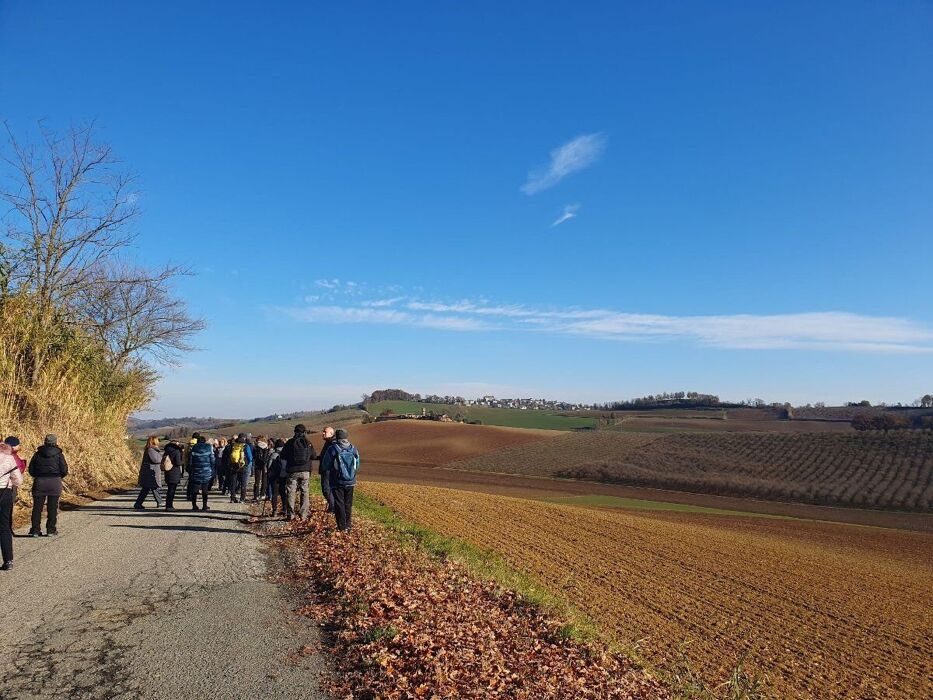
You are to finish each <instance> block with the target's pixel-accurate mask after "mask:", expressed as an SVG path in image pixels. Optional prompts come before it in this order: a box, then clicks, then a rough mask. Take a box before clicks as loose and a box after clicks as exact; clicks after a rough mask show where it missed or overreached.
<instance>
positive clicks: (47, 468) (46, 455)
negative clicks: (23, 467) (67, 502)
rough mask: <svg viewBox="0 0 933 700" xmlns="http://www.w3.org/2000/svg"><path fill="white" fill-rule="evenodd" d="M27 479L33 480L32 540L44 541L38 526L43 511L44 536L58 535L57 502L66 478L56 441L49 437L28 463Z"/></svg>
mask: <svg viewBox="0 0 933 700" xmlns="http://www.w3.org/2000/svg"><path fill="white" fill-rule="evenodd" d="M29 475H30V476H31V477H32V527H31V528H30V530H29V535H30V536H31V537H43V534H42V530H40V529H39V525H40V524H41V522H42V508H43V507H46V508H47V511H48V512H47V516H46V521H45V532H46V535H57V534H58V501H59V500H60V499H61V497H62V479H64V478H65V477H66V476H68V462H66V461H65V454H64V453H63V452H62V450H61V448H60V447H59V446H58V438H57V437H56V436H55V435H52V434H51V433H50V434H49V435H46V436H45V442H44V443H43V444H42V446H41V447H39V449H38V450H36V453H35V454H34V455H33V456H32V459H30V460H29Z"/></svg>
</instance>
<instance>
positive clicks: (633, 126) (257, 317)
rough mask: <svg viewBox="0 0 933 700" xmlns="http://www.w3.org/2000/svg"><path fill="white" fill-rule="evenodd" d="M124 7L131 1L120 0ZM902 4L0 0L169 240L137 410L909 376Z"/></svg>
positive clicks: (17, 65) (143, 253)
mask: <svg viewBox="0 0 933 700" xmlns="http://www.w3.org/2000/svg"><path fill="white" fill-rule="evenodd" d="M147 6H148V7H147ZM931 36H933V6H931V5H930V4H929V3H927V2H920V1H919V0H918V1H916V2H909V1H904V2H896V3H892V2H888V3H879V2H838V3H836V2H821V3H812V2H773V3H748V2H695V3H675V2H670V3H666V2H647V1H646V2H627V3H620V2H605V3H589V2H574V3H548V2H535V3H530V2H529V3H499V2H495V3H494V2H474V3H457V4H454V3H437V2H418V3H416V2H399V3H360V2H339V3H338V2H330V3H328V2H322V3H298V2H294V3H287V2H279V3H265V4H262V5H260V4H259V3H247V2H232V1H229V0H228V1H227V2H215V3H210V2H204V3H181V2H161V3H112V2H82V3H72V2H42V3H37V2H33V3H14V2H0V117H3V118H4V119H6V120H7V121H8V122H9V124H10V125H11V126H12V127H13V128H14V129H15V130H16V131H17V132H18V133H20V134H28V133H34V131H35V124H36V121H37V120H38V119H45V120H46V123H47V124H48V125H50V126H54V127H63V126H67V125H68V124H69V123H77V122H82V121H85V120H88V119H96V120H97V123H98V124H99V127H100V131H99V134H100V137H101V138H102V139H104V140H106V141H108V142H110V143H111V144H112V145H113V147H114V149H115V151H116V152H117V153H118V154H119V155H120V157H121V158H122V159H123V160H124V161H125V162H126V163H127V164H128V166H130V167H132V169H134V170H135V171H137V172H138V173H139V174H140V187H141V200H140V202H141V204H142V207H143V212H144V213H143V217H142V219H141V220H140V221H139V224H138V230H139V234H140V237H139V241H138V246H137V249H136V250H135V251H134V254H135V255H137V256H138V257H139V258H140V259H143V260H148V261H151V262H161V261H164V260H172V261H175V262H179V263H183V264H187V265H190V266H191V267H192V268H194V269H195V270H196V271H197V273H198V274H197V276H196V277H194V278H192V279H188V280H185V281H184V282H183V283H181V284H180V286H179V292H180V293H181V294H183V295H184V296H185V297H186V298H188V299H189V300H190V303H191V306H192V307H193V309H194V310H195V311H196V312H197V313H199V314H202V315H203V316H205V317H206V318H207V320H208V322H209V324H210V325H209V328H208V330H207V331H205V332H204V333H203V334H202V335H201V336H200V337H199V338H198V339H197V344H198V345H199V347H200V348H201V351H200V352H197V353H194V354H192V355H190V356H188V357H186V358H185V361H184V365H183V366H182V367H181V368H178V369H172V370H168V371H166V373H165V378H164V379H163V381H162V382H161V383H160V385H159V397H158V398H157V399H156V400H155V401H154V403H153V405H152V406H151V411H152V412H153V413H154V414H160V415H164V414H172V415H177V414H186V415H187V414H199V415H204V414H210V415H243V416H246V415H260V414H265V413H270V412H272V411H285V410H298V409H302V408H318V407H322V406H328V405H331V404H333V403H335V402H349V401H354V400H357V399H358V397H359V395H360V394H361V393H363V392H364V391H368V390H371V389H374V388H380V387H401V388H408V389H409V390H411V391H420V392H440V393H459V394H464V395H467V396H472V395H478V394H483V393H490V392H491V393H495V394H498V395H521V396H530V395H535V396H538V395H543V396H548V397H553V398H565V399H568V400H585V401H593V400H611V399H615V398H624V397H631V396H637V395H641V394H644V393H651V392H658V391H666V390H667V391H669V390H678V389H684V390H698V391H706V392H714V393H718V394H720V395H721V396H723V397H724V398H731V399H741V398H746V397H762V398H764V399H766V400H782V401H783V400H790V401H793V402H807V401H819V400H823V401H827V402H838V401H845V400H853V399H861V398H869V399H871V400H874V401H889V402H895V401H910V400H912V399H914V398H916V397H918V396H920V395H921V394H923V393H926V392H929V391H931V390H933V352H931V351H933V294H931V289H933V279H931V270H933V230H931V225H933V41H931V39H930V37H931Z"/></svg>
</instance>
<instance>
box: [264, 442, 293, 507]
mask: <svg viewBox="0 0 933 700" xmlns="http://www.w3.org/2000/svg"><path fill="white" fill-rule="evenodd" d="M284 447H285V441H284V440H282V439H278V440H276V441H275V444H274V445H273V446H272V448H271V449H272V451H271V452H270V453H269V468H268V474H269V484H268V487H267V491H266V498H268V499H269V500H271V501H272V516H273V517H275V516H276V515H285V496H286V494H285V484H286V482H287V476H288V472H287V464H286V462H285V460H284V459H283V457H282V448H284ZM276 511H278V512H276Z"/></svg>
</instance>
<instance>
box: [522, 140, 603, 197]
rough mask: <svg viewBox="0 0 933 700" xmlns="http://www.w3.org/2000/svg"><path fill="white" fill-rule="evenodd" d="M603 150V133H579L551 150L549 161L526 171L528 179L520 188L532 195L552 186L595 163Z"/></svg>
mask: <svg viewBox="0 0 933 700" xmlns="http://www.w3.org/2000/svg"><path fill="white" fill-rule="evenodd" d="M605 150H606V137H605V135H604V134H602V133H595V134H581V135H580V136H577V137H576V138H574V139H571V140H570V141H568V142H567V143H565V144H564V145H562V146H560V147H558V148H555V149H554V150H553V151H551V161H550V163H548V164H547V166H545V167H543V168H539V169H536V170H532V171H531V172H530V173H528V179H527V180H526V182H525V184H524V185H522V187H521V190H522V192H524V193H525V194H527V195H532V194H537V193H538V192H541V191H542V190H546V189H548V188H549V187H553V186H554V185H556V184H557V183H558V182H560V181H561V180H563V179H564V178H565V177H567V176H568V175H571V174H572V173H575V172H578V171H580V170H583V169H584V168H587V167H589V166H590V165H592V164H593V163H595V162H596V161H597V160H599V158H600V156H602V154H603V151H605Z"/></svg>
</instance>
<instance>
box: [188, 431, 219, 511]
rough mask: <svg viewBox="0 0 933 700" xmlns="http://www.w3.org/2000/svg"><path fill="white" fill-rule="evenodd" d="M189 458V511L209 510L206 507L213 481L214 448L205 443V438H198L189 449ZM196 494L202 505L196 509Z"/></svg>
mask: <svg viewBox="0 0 933 700" xmlns="http://www.w3.org/2000/svg"><path fill="white" fill-rule="evenodd" d="M190 456H191V458H190V459H189V461H188V479H189V480H190V482H191V489H190V491H189V494H190V496H191V510H210V506H208V505H207V494H208V492H209V491H210V485H211V481H212V480H213V479H214V463H215V461H216V460H215V458H214V448H213V447H212V446H211V445H209V444H208V443H207V438H205V437H204V436H200V437H199V438H198V441H197V443H196V444H195V446H194V447H192V448H191V455H190ZM198 494H200V495H201V501H202V505H201V507H200V508H198Z"/></svg>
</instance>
